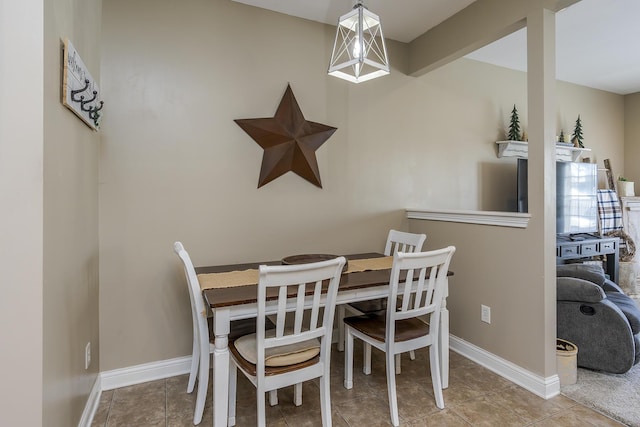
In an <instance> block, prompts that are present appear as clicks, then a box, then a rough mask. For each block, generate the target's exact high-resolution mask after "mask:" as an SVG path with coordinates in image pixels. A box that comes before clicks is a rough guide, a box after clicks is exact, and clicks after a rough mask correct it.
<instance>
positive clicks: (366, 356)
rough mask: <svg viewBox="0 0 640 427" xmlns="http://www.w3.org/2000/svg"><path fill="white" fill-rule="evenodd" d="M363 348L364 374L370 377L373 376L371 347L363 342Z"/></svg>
mask: <svg viewBox="0 0 640 427" xmlns="http://www.w3.org/2000/svg"><path fill="white" fill-rule="evenodd" d="M362 346H363V347H362V356H363V360H362V373H364V374H365V375H369V374H371V345H370V344H368V343H366V342H363V343H362Z"/></svg>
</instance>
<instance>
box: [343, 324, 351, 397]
mask: <svg viewBox="0 0 640 427" xmlns="http://www.w3.org/2000/svg"><path fill="white" fill-rule="evenodd" d="M344 388H346V389H347V390H349V389H352V388H353V334H352V333H351V329H350V328H349V327H347V328H346V337H345V354H344Z"/></svg>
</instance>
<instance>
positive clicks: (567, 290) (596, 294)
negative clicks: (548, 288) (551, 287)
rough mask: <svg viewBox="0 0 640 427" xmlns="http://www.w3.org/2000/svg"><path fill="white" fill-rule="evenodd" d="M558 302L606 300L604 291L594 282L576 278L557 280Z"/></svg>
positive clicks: (560, 278)
mask: <svg viewBox="0 0 640 427" xmlns="http://www.w3.org/2000/svg"><path fill="white" fill-rule="evenodd" d="M556 284H557V291H556V300H558V301H577V302H589V303H596V302H600V301H602V300H603V299H604V298H605V293H604V290H603V289H602V288H601V287H600V286H598V285H596V284H595V283H593V282H590V281H588V280H583V279H578V278H576V277H558V278H557V279H556Z"/></svg>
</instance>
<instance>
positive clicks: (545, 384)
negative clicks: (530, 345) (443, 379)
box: [449, 335, 560, 399]
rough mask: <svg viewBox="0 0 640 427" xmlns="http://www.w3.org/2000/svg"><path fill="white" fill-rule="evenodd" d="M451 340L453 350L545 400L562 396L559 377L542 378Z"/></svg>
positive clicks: (482, 351)
mask: <svg viewBox="0 0 640 427" xmlns="http://www.w3.org/2000/svg"><path fill="white" fill-rule="evenodd" d="M449 339H450V343H451V344H450V345H451V350H453V351H455V352H456V353H459V354H461V355H462V356H464V357H466V358H468V359H471V360H473V361H474V362H476V363H477V364H479V365H482V366H484V367H485V368H487V369H489V370H490V371H493V372H495V373H496V374H498V375H500V376H501V377H504V378H506V379H507V380H509V381H511V382H513V383H515V384H517V385H519V386H520V387H522V388H524V389H526V390H529V391H530V392H532V393H534V394H535V395H537V396H540V397H542V398H543V399H550V398H552V397H554V396H557V395H559V394H560V378H559V377H558V375H551V376H550V377H546V378H545V377H541V376H540V375H538V374H534V373H532V372H529V371H527V370H526V369H523V368H521V367H520V366H518V365H515V364H513V363H511V362H509V361H508V360H505V359H502V358H501V357H498V356H496V355H495V354H492V353H489V352H488V351H486V350H484V349H482V348H480V347H477V346H475V345H473V344H471V343H469V342H467V341H465V340H463V339H461V338H458V337H456V336H454V335H450V336H449Z"/></svg>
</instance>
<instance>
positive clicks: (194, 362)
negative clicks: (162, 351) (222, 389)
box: [187, 337, 200, 393]
mask: <svg viewBox="0 0 640 427" xmlns="http://www.w3.org/2000/svg"><path fill="white" fill-rule="evenodd" d="M199 354H200V349H199V348H198V339H197V337H194V339H193V350H192V351H191V369H190V370H189V383H188V384H187V393H191V392H193V388H194V387H195V385H196V377H197V376H198V359H199Z"/></svg>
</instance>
